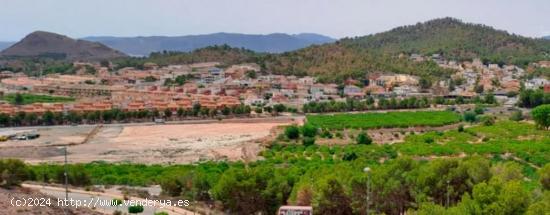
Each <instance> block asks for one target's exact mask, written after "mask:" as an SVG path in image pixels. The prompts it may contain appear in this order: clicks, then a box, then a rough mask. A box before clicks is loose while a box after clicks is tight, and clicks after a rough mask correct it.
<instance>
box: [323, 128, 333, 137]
mask: <svg viewBox="0 0 550 215" xmlns="http://www.w3.org/2000/svg"><path fill="white" fill-rule="evenodd" d="M320 135H321V137H322V138H328V139H332V133H330V131H329V130H328V129H324V130H323V131H322V132H321V134H320Z"/></svg>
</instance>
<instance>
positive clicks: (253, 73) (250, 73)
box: [246, 70, 258, 79]
mask: <svg viewBox="0 0 550 215" xmlns="http://www.w3.org/2000/svg"><path fill="white" fill-rule="evenodd" d="M257 76H258V75H257V74H256V71H254V70H248V71H246V77H248V78H251V79H256V77H257Z"/></svg>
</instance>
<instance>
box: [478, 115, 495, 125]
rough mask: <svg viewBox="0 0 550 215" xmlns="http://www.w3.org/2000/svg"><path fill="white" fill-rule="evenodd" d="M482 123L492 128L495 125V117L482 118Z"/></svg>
mask: <svg viewBox="0 0 550 215" xmlns="http://www.w3.org/2000/svg"><path fill="white" fill-rule="evenodd" d="M481 123H482V124H483V125H485V126H491V125H494V124H495V117H493V116H483V117H482V118H481Z"/></svg>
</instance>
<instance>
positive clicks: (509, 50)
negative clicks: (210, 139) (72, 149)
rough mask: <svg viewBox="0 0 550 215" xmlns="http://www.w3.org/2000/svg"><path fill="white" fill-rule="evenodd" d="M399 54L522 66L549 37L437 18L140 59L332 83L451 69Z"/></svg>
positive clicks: (430, 75)
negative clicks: (244, 66) (252, 67)
mask: <svg viewBox="0 0 550 215" xmlns="http://www.w3.org/2000/svg"><path fill="white" fill-rule="evenodd" d="M401 53H419V54H425V55H429V54H434V53H440V54H442V55H443V56H444V57H446V58H448V59H456V60H469V59H472V58H476V57H479V58H482V59H484V60H485V61H486V62H493V63H501V64H504V63H513V64H518V65H525V64H527V63H529V62H533V61H538V60H541V59H548V58H549V57H548V55H547V54H545V53H550V41H546V40H542V39H531V38H526V37H521V36H518V35H512V34H509V33H507V32H504V31H499V30H495V29H493V28H491V27H487V26H484V25H476V24H468V23H463V22H461V21H459V20H457V19H453V18H443V19H436V20H431V21H428V22H425V23H419V24H416V25H412V26H404V27H398V28H395V29H393V30H390V31H387V32H383V33H379V34H374V35H369V36H364V37H357V38H346V39H342V40H339V41H336V42H334V43H328V44H322V45H312V46H309V47H306V48H303V49H299V50H296V51H291V52H284V53H280V54H258V53H254V52H252V51H250V50H242V49H231V48H229V47H225V48H223V47H222V46H217V47H209V48H206V49H199V50H197V51H194V52H191V53H169V54H161V53H157V54H156V55H155V56H154V57H152V58H150V59H141V61H143V62H144V61H147V60H150V61H155V62H158V63H161V64H162V63H166V62H172V63H177V62H179V61H181V62H198V61H200V60H204V59H208V60H216V61H221V62H225V63H235V62H247V61H254V62H256V63H258V64H260V65H262V66H263V68H264V69H265V70H266V71H270V72H273V73H275V74H287V75H306V74H307V75H312V76H316V77H319V78H320V80H321V81H325V82H336V83H341V82H342V81H343V80H345V79H347V78H349V77H352V78H357V79H362V78H364V77H365V75H366V74H367V73H369V72H375V71H386V72H395V73H404V74H412V75H417V76H421V77H424V78H425V79H428V80H431V81H434V80H437V79H445V78H448V77H450V75H451V74H452V73H453V72H454V71H453V70H447V69H441V68H440V67H438V66H437V65H435V63H433V62H421V63H416V62H412V61H410V60H408V58H407V57H402V58H399V57H398V56H399V54H401ZM227 57H229V58H227Z"/></svg>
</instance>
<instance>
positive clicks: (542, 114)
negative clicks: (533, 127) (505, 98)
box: [531, 104, 550, 129]
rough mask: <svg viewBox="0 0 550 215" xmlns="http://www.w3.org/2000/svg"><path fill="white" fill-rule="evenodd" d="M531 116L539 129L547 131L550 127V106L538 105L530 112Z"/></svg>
mask: <svg viewBox="0 0 550 215" xmlns="http://www.w3.org/2000/svg"><path fill="white" fill-rule="evenodd" d="M531 115H532V116H533V119H534V120H535V123H536V124H537V126H538V127H539V128H543V129H548V127H550V104H549V105H539V106H538V107H536V108H534V109H533V111H531Z"/></svg>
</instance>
